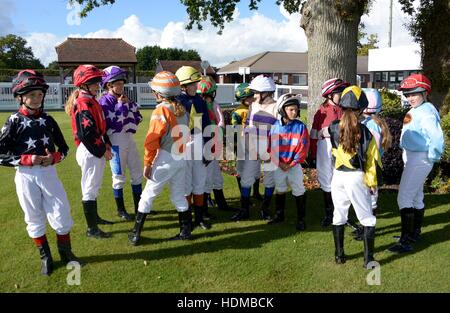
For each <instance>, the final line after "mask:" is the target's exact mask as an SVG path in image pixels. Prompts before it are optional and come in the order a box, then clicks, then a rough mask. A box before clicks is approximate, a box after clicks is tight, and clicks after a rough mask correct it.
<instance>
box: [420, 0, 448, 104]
mask: <svg viewBox="0 0 450 313" xmlns="http://www.w3.org/2000/svg"><path fill="white" fill-rule="evenodd" d="M422 10H424V12H423V14H424V15H426V16H428V18H427V20H426V23H422V24H421V25H423V26H422V28H421V29H420V30H419V32H420V34H421V37H422V40H423V41H422V68H423V71H424V74H425V75H427V76H428V77H429V78H430V80H431V84H432V85H431V87H432V93H431V95H430V101H431V102H432V103H433V104H434V105H435V106H436V107H437V108H438V109H439V108H440V107H441V106H442V103H443V101H444V98H445V96H446V95H447V93H448V92H449V87H450V58H449V56H450V8H449V1H448V0H437V1H433V4H432V6H429V7H426V8H422ZM425 10H426V11H425Z"/></svg>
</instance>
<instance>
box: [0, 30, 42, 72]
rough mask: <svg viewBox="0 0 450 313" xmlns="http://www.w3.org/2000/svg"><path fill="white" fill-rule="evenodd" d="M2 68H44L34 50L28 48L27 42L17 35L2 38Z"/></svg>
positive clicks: (0, 49) (0, 38)
mask: <svg viewBox="0 0 450 313" xmlns="http://www.w3.org/2000/svg"><path fill="white" fill-rule="evenodd" d="M0 68H8V69H25V68H34V69H39V68H44V66H43V65H42V63H41V62H40V61H39V59H37V58H35V57H34V54H33V50H31V48H30V47H27V41H26V40H25V39H23V38H22V37H19V36H16V35H12V34H9V35H6V36H3V37H0Z"/></svg>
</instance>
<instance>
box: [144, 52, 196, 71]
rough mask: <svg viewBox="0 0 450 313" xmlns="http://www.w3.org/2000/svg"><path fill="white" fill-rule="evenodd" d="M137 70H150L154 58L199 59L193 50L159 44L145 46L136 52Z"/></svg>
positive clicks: (153, 67) (153, 64)
mask: <svg viewBox="0 0 450 313" xmlns="http://www.w3.org/2000/svg"><path fill="white" fill-rule="evenodd" d="M136 58H137V61H138V64H137V68H138V70H144V71H151V70H155V68H156V60H201V58H200V55H199V54H198V52H197V51H195V50H182V49H177V48H161V47H159V46H146V47H143V48H142V49H138V50H137V52H136Z"/></svg>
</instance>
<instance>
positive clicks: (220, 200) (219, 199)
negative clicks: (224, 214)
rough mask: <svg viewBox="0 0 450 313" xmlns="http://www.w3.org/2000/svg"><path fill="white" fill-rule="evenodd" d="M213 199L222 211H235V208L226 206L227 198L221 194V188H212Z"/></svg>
mask: <svg viewBox="0 0 450 313" xmlns="http://www.w3.org/2000/svg"><path fill="white" fill-rule="evenodd" d="M213 192H214V199H215V200H216V204H217V208H218V209H219V210H222V211H235V209H233V208H230V207H229V206H228V203H227V200H225V196H224V195H223V189H213Z"/></svg>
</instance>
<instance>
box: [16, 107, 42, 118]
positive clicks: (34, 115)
mask: <svg viewBox="0 0 450 313" xmlns="http://www.w3.org/2000/svg"><path fill="white" fill-rule="evenodd" d="M19 113H20V114H22V115H24V116H26V117H39V116H40V115H41V113H42V110H37V111H36V112H35V113H30V111H28V109H27V108H26V107H25V106H24V105H22V106H21V107H20V109H19Z"/></svg>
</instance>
